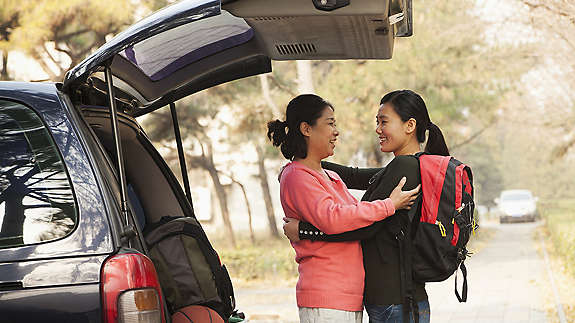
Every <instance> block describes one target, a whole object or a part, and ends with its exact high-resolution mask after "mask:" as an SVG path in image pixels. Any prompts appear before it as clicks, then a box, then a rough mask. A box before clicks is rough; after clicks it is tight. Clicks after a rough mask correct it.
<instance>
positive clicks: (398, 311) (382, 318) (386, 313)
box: [365, 300, 431, 323]
mask: <svg viewBox="0 0 575 323" xmlns="http://www.w3.org/2000/svg"><path fill="white" fill-rule="evenodd" d="M417 306H418V307H419V323H429V320H430V313H431V312H430V309H429V301H427V300H425V301H421V302H418V303H417ZM365 310H366V311H367V314H368V315H369V323H403V306H402V305H401V304H400V305H369V304H365ZM410 316H411V315H410ZM409 322H410V323H414V321H413V317H411V318H410V320H409Z"/></svg>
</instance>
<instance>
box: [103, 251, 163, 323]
mask: <svg viewBox="0 0 575 323" xmlns="http://www.w3.org/2000/svg"><path fill="white" fill-rule="evenodd" d="M101 275H102V280H101V281H102V285H101V290H102V305H103V313H104V322H105V323H124V322H126V323H127V322H130V323H132V322H133V323H136V322H139V323H144V322H145V323H152V322H154V323H160V322H161V323H164V322H165V319H164V309H163V307H162V293H161V288H160V283H159V281H158V275H157V274H156V269H155V268H154V264H153V263H152V261H151V260H150V259H149V258H148V257H146V256H144V255H142V254H139V253H124V254H117V255H115V256H112V257H110V258H108V259H107V260H106V262H104V265H103V266H102V272H101Z"/></svg>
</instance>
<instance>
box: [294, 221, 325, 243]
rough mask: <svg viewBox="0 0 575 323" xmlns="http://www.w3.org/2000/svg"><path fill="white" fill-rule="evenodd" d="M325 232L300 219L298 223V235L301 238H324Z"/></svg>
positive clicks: (313, 239)
mask: <svg viewBox="0 0 575 323" xmlns="http://www.w3.org/2000/svg"><path fill="white" fill-rule="evenodd" d="M324 235H325V234H324V233H323V232H321V231H320V230H319V229H318V228H316V227H314V226H313V225H312V224H311V223H307V222H304V221H300V222H299V224H298V236H299V239H300V240H311V241H315V240H322V239H321V238H323V236H324Z"/></svg>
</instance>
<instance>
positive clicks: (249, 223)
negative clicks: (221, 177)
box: [229, 176, 256, 245]
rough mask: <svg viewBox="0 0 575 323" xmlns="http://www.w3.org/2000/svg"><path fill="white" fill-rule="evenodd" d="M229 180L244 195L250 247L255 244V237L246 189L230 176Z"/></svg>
mask: <svg viewBox="0 0 575 323" xmlns="http://www.w3.org/2000/svg"><path fill="white" fill-rule="evenodd" d="M229 177H230V178H231V180H232V181H233V182H234V183H236V184H238V186H239V187H240V189H241V190H242V193H243V195H244V201H245V202H246V208H247V210H248V226H249V227H250V240H251V241H252V245H255V244H256V236H255V234H254V228H253V225H252V208H251V207H250V199H249V198H248V193H246V188H245V187H244V185H243V184H242V183H240V182H238V181H237V180H235V179H234V178H233V177H232V176H229Z"/></svg>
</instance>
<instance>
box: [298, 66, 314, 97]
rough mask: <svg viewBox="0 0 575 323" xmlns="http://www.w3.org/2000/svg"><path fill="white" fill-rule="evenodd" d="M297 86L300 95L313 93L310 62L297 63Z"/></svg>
mask: <svg viewBox="0 0 575 323" xmlns="http://www.w3.org/2000/svg"><path fill="white" fill-rule="evenodd" d="M297 84H298V85H297V87H298V92H299V93H300V94H302V93H313V92H314V89H313V77H312V73H311V62H310V61H297Z"/></svg>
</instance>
